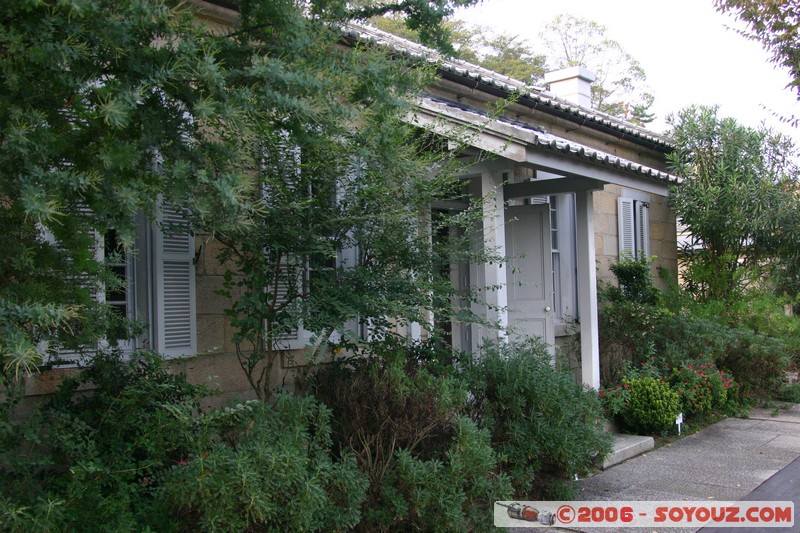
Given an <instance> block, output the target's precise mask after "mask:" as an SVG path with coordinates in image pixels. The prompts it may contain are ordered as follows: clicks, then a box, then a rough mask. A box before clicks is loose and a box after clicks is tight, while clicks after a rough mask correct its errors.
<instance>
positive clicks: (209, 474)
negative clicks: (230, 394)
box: [155, 394, 367, 532]
mask: <svg viewBox="0 0 800 533" xmlns="http://www.w3.org/2000/svg"><path fill="white" fill-rule="evenodd" d="M178 418H179V419H181V421H182V422H183V423H184V424H187V425H190V426H195V427H198V428H199V430H200V431H199V432H198V433H196V434H195V436H196V437H198V440H197V441H195V442H192V443H191V444H190V446H189V448H188V451H187V455H186V457H185V458H183V459H182V460H181V461H179V462H178V464H174V465H171V466H170V468H169V469H167V470H166V471H163V472H162V473H161V474H160V479H159V482H160V483H159V487H158V488H157V489H156V491H155V498H156V499H157V500H162V501H164V502H165V503H166V505H167V506H168V507H169V508H170V510H171V512H172V513H173V516H174V517H176V518H180V521H181V526H180V529H181V530H183V531H220V532H223V531H253V530H256V531H261V530H270V531H319V530H346V529H349V528H352V527H354V526H355V525H356V524H358V522H359V520H360V518H361V514H360V505H361V502H362V501H363V499H364V496H365V491H366V488H367V481H366V479H365V478H364V476H363V475H362V474H361V472H360V471H359V469H358V467H357V466H356V463H355V460H354V458H353V457H352V456H351V455H350V454H347V453H345V454H342V455H340V456H339V457H338V458H334V456H333V455H332V454H331V447H332V440H331V425H330V423H331V412H330V410H329V409H328V408H327V407H325V406H324V405H322V404H321V403H319V402H317V401H316V400H314V399H313V398H310V397H294V396H289V395H285V394H279V395H278V396H277V398H276V399H275V402H274V404H269V403H265V402H261V401H251V402H247V403H246V404H239V405H237V406H235V407H229V408H227V409H222V410H219V411H215V412H212V413H210V414H208V415H204V416H200V417H196V416H193V414H192V413H190V412H187V411H183V412H182V413H180V414H179V415H178Z"/></svg>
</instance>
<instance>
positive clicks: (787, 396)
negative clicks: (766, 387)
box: [778, 383, 800, 403]
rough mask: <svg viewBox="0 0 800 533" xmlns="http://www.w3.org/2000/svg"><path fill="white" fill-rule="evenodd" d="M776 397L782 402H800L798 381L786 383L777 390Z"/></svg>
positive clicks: (799, 384)
mask: <svg viewBox="0 0 800 533" xmlns="http://www.w3.org/2000/svg"><path fill="white" fill-rule="evenodd" d="M778 399H779V400H781V401H783V402H791V403H800V383H787V384H785V385H783V386H782V387H781V388H780V390H778Z"/></svg>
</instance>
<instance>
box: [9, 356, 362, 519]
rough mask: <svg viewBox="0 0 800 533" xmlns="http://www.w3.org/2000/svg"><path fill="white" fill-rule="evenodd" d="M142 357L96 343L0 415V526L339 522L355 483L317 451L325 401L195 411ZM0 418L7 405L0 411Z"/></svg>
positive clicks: (197, 397) (195, 404)
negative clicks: (48, 385) (86, 359)
mask: <svg viewBox="0 0 800 533" xmlns="http://www.w3.org/2000/svg"><path fill="white" fill-rule="evenodd" d="M206 392H207V391H206V390H205V388H204V387H199V386H196V385H190V384H189V383H187V381H186V378H185V376H183V375H180V374H178V375H175V374H172V373H171V372H169V370H168V368H167V367H166V366H165V365H164V364H163V362H162V361H161V360H160V359H159V358H158V357H157V356H156V355H154V354H151V353H147V352H141V353H138V354H136V355H135V356H134V357H133V358H131V359H130V360H129V361H124V360H121V359H120V358H119V356H118V355H115V354H103V355H100V356H98V357H97V358H96V359H95V364H94V365H93V367H91V368H90V369H87V370H86V371H84V372H83V373H81V374H80V375H79V376H77V377H75V378H74V379H68V380H66V381H65V382H64V384H63V385H62V386H61V387H60V388H59V390H58V392H57V393H56V394H55V395H54V397H53V398H52V400H51V401H49V402H48V403H47V404H45V405H44V406H43V407H42V410H41V411H40V412H37V413H35V414H34V415H33V416H32V417H31V418H29V419H27V420H25V421H24V422H15V421H14V420H13V419H11V418H6V419H5V420H3V424H2V450H1V451H2V462H3V465H4V468H3V469H2V470H0V524H1V525H2V529H3V530H5V531H54V530H58V531H61V530H69V531H89V530H91V531H114V532H116V531H187V530H192V531H231V530H252V529H254V528H262V529H271V530H311V529H347V528H351V527H353V526H354V525H355V524H356V523H358V521H359V519H360V514H359V505H360V503H361V501H362V500H363V498H364V491H365V489H366V481H365V479H364V478H363V476H362V475H361V474H360V472H359V471H358V468H357V467H356V465H355V463H354V461H353V458H352V456H349V455H347V454H343V455H340V456H339V458H334V457H333V455H332V454H331V445H332V441H331V428H330V411H329V410H328V409H327V408H325V407H324V406H323V405H321V404H319V403H318V402H316V401H314V400H313V399H311V398H291V397H285V396H280V397H279V398H278V399H277V401H276V402H275V404H273V405H270V404H266V403H262V402H248V403H245V404H238V405H236V406H234V407H230V408H225V409H220V410H215V411H210V412H207V413H204V412H202V411H201V409H200V401H201V399H202V398H203V397H204V396H205V394H206ZM4 414H6V415H10V414H11V413H10V410H8V409H7V410H6V412H5V413H4Z"/></svg>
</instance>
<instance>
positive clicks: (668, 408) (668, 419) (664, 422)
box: [623, 377, 681, 434]
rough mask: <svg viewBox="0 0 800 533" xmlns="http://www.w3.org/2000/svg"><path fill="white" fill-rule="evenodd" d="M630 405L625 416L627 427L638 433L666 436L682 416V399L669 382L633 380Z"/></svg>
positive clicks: (650, 378)
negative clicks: (680, 415) (680, 414)
mask: <svg viewBox="0 0 800 533" xmlns="http://www.w3.org/2000/svg"><path fill="white" fill-rule="evenodd" d="M629 385H630V401H629V404H628V406H627V408H626V409H625V411H624V412H623V418H624V420H625V423H626V424H627V425H628V426H629V427H630V428H631V429H632V430H634V431H637V432H643V433H647V434H649V433H664V432H666V431H668V430H669V428H670V427H671V426H672V425H673V424H674V423H675V418H676V417H677V416H678V414H679V413H680V412H681V404H680V398H679V397H678V394H677V393H676V392H674V391H673V390H672V389H670V387H669V384H668V383H667V382H665V381H662V380H659V379H656V378H652V377H643V378H637V379H633V380H631V381H630V382H629Z"/></svg>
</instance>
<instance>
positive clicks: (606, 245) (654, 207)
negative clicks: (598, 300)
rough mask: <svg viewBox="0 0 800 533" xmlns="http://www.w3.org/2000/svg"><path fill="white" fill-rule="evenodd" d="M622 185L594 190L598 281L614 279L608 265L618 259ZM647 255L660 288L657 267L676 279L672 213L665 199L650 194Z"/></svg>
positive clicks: (676, 259) (676, 249)
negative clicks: (618, 206)
mask: <svg viewBox="0 0 800 533" xmlns="http://www.w3.org/2000/svg"><path fill="white" fill-rule="evenodd" d="M623 192H624V191H623V189H622V187H619V186H617V185H606V186H605V188H604V189H603V190H602V191H595V193H594V210H595V219H594V224H595V247H596V253H597V279H598V281H600V282H609V283H611V282H614V281H615V279H614V275H613V274H612V273H611V270H610V266H611V265H612V264H613V263H615V262H616V261H617V260H618V259H619V240H618V233H619V226H618V218H617V198H619V197H620V196H622V195H623ZM649 196H650V254H651V255H652V256H654V257H655V258H656V259H655V261H653V265H652V268H653V277H654V279H655V280H656V283H657V284H659V285H660V286H662V287H663V285H664V284H665V283H664V280H662V279H660V277H659V273H658V271H659V269H660V268H663V269H666V270H667V271H669V272H670V274H669V275H670V276H671V278H673V279H676V278H675V276H676V275H677V270H678V245H677V237H676V233H675V231H676V230H675V215H673V214H672V212H671V211H670V210H669V207H667V199H666V197H663V196H656V195H653V194H650V195H649Z"/></svg>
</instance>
